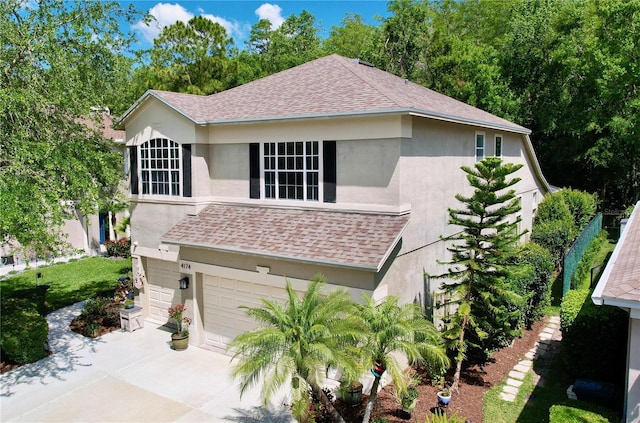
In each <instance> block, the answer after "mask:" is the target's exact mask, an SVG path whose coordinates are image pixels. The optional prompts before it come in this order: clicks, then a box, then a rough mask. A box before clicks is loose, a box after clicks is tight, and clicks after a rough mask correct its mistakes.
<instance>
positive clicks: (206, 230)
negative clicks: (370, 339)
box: [161, 204, 409, 271]
mask: <svg viewBox="0 0 640 423" xmlns="http://www.w3.org/2000/svg"><path fill="white" fill-rule="evenodd" d="M408 222H409V215H408V214H403V215H385V214H367V213H351V212H340V211H320V210H306V209H305V210H301V209H285V208H272V207H253V206H240V205H226V204H213V205H209V206H207V207H206V208H205V209H204V210H202V211H201V212H200V213H199V214H198V215H197V216H188V217H187V218H186V219H184V220H183V221H181V222H180V223H178V224H177V225H176V226H174V227H173V228H172V229H171V230H169V232H167V233H166V234H164V235H163V236H162V238H161V239H162V241H163V242H165V243H168V244H177V245H184V246H192V247H199V248H207V249H213V250H218V251H225V252H232V253H240V254H251V255H259V256H264V257H275V258H281V259H286V260H294V261H302V262H312V263H320V264H327V265H333V266H346V267H354V268H361V269H367V270H375V271H378V270H380V269H381V268H382V266H383V264H384V262H385V261H386V259H387V258H388V257H389V255H390V254H391V252H392V250H393V248H394V247H395V246H396V244H397V243H398V241H399V240H400V236H401V235H402V231H403V230H404V228H405V227H406V225H407V223H408Z"/></svg>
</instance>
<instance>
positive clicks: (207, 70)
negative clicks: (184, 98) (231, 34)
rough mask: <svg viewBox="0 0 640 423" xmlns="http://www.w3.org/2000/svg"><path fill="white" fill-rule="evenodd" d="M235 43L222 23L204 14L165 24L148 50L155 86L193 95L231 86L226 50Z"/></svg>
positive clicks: (210, 92)
mask: <svg viewBox="0 0 640 423" xmlns="http://www.w3.org/2000/svg"><path fill="white" fill-rule="evenodd" d="M232 44H233V40H231V39H230V38H227V31H226V30H225V29H224V28H223V27H222V25H220V24H219V23H217V22H213V21H212V20H210V19H208V18H206V17H204V16H196V17H193V18H191V19H190V20H189V22H187V23H186V24H185V23H184V22H182V21H177V22H176V23H174V24H173V25H169V26H166V27H164V28H163V29H162V31H161V32H160V35H158V38H156V39H155V40H154V42H153V48H152V49H151V50H150V51H149V55H150V57H151V63H150V67H151V75H152V76H153V82H152V85H153V87H154V88H156V89H161V90H168V91H178V92H185V93H190V94H212V93H215V92H218V91H222V90H224V89H226V88H228V87H227V85H226V79H227V75H226V72H227V65H228V63H229V60H230V59H229V57H228V56H227V51H228V49H229V48H230V46H231V45H232Z"/></svg>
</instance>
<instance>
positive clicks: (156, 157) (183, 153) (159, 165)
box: [129, 138, 191, 197]
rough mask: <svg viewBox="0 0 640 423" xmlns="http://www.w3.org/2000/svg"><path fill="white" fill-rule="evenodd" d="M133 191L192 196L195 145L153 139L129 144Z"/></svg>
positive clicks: (133, 192) (146, 193)
mask: <svg viewBox="0 0 640 423" xmlns="http://www.w3.org/2000/svg"><path fill="white" fill-rule="evenodd" d="M129 175H130V183H131V194H133V195H138V194H145V195H170V196H182V197H191V144H178V143H177V142H175V141H173V140H170V139H167V138H153V139H150V140H149V141H146V142H144V143H142V144H140V146H130V147H129Z"/></svg>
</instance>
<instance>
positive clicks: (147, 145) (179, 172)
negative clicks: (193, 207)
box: [137, 137, 184, 197]
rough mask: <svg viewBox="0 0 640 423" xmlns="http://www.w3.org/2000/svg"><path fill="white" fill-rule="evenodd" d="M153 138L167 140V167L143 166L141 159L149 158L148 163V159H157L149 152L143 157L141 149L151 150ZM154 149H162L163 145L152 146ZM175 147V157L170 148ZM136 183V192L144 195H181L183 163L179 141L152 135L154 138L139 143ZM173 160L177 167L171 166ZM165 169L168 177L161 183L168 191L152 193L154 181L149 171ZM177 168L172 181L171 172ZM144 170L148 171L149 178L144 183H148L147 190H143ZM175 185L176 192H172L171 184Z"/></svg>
mask: <svg viewBox="0 0 640 423" xmlns="http://www.w3.org/2000/svg"><path fill="white" fill-rule="evenodd" d="M154 140H167V147H166V149H167V150H168V154H167V160H168V163H169V168H168V169H165V168H163V169H152V168H151V167H149V168H145V167H143V165H142V164H143V161H144V160H149V164H150V163H151V162H150V161H151V160H153V159H157V157H156V158H153V159H152V158H151V154H149V157H147V158H143V154H142V152H143V149H144V148H146V149H147V151H149V153H150V151H151V148H152V147H151V146H150V143H151V141H154ZM153 148H155V149H156V150H158V149H159V150H164V149H165V147H160V148H158V147H153ZM172 148H175V150H176V151H177V157H171V149H172ZM137 159H138V163H137V165H138V183H139V189H138V194H139V195H144V196H162V197H182V196H183V191H184V187H183V181H184V175H183V165H182V160H183V153H182V145H181V144H180V143H178V142H177V141H174V140H172V139H171V138H167V137H154V138H150V139H148V140H146V141H144V142H142V143H140V145H139V146H138V157H137ZM173 161H175V162H176V163H177V169H176V168H173V167H172V162H173ZM154 170H155V171H165V172H167V173H168V174H167V176H168V179H167V180H166V181H163V182H162V184H166V187H167V189H168V193H167V194H158V193H153V192H152V191H153V184H154V182H153V181H152V180H151V172H152V171H154ZM176 170H177V178H178V179H177V181H176V182H173V180H172V172H174V171H176ZM144 172H149V180H148V181H146V184H148V188H147V189H148V192H145V180H144V178H143V174H144ZM156 184H159V182H156ZM174 185H175V186H177V193H175V194H174V193H173V186H174Z"/></svg>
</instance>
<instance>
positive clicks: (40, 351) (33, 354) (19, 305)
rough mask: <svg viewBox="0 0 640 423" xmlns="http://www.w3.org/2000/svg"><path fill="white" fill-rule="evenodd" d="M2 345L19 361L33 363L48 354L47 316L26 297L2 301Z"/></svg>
mask: <svg viewBox="0 0 640 423" xmlns="http://www.w3.org/2000/svg"><path fill="white" fill-rule="evenodd" d="M1 318H2V320H1V321H0V333H1V334H2V335H1V336H0V347H2V352H3V353H4V354H5V355H6V357H7V358H8V359H9V360H11V361H13V362H15V363H18V364H26V363H33V362H35V361H38V360H40V359H41V358H44V357H45V356H46V355H47V352H46V351H45V348H44V346H45V344H46V342H47V338H48V336H49V325H48V324H47V320H46V319H45V318H44V317H42V316H41V315H40V313H39V312H38V309H37V308H36V307H35V306H33V304H32V303H31V302H30V301H28V300H26V299H15V298H12V299H8V300H6V301H3V302H2V317H1Z"/></svg>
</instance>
